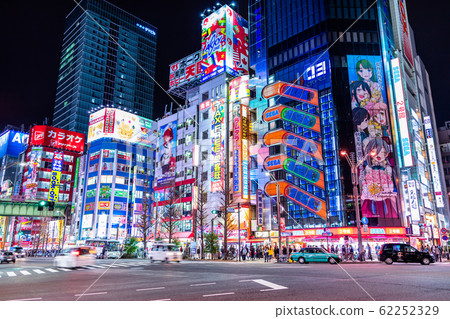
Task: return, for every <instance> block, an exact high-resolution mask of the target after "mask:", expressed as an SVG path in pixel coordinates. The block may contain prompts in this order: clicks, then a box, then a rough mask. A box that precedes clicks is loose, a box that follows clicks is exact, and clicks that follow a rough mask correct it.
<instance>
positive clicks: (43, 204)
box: [38, 200, 47, 211]
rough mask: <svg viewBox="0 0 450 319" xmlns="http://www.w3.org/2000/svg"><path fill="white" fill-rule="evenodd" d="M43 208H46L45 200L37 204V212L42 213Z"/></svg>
mask: <svg viewBox="0 0 450 319" xmlns="http://www.w3.org/2000/svg"><path fill="white" fill-rule="evenodd" d="M44 206H47V202H46V201H45V200H41V201H39V203H38V211H43V210H44Z"/></svg>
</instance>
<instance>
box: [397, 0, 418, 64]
mask: <svg viewBox="0 0 450 319" xmlns="http://www.w3.org/2000/svg"><path fill="white" fill-rule="evenodd" d="M404 1H405V0H399V2H398V8H399V10H400V19H401V23H402V40H403V54H404V55H405V56H406V58H407V59H408V61H409V63H411V65H412V66H414V59H413V54H412V46H411V40H410V38H409V26H408V19H407V17H406V8H405V4H404V3H403V2H404Z"/></svg>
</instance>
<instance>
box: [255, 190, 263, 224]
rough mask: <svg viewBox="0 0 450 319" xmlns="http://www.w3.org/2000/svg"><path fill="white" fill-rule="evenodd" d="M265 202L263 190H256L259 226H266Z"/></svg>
mask: <svg viewBox="0 0 450 319" xmlns="http://www.w3.org/2000/svg"><path fill="white" fill-rule="evenodd" d="M263 205H264V202H263V191H262V190H261V189H257V190H256V222H257V223H258V226H262V225H263V224H264V206H263Z"/></svg>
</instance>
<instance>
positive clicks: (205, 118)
mask: <svg viewBox="0 0 450 319" xmlns="http://www.w3.org/2000/svg"><path fill="white" fill-rule="evenodd" d="M208 117H209V111H206V112H203V113H202V119H203V120H207V119H208Z"/></svg>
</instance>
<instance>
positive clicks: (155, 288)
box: [136, 287, 166, 291]
mask: <svg viewBox="0 0 450 319" xmlns="http://www.w3.org/2000/svg"><path fill="white" fill-rule="evenodd" d="M158 289H166V287H154V288H140V289H136V291H145V290H158Z"/></svg>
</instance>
